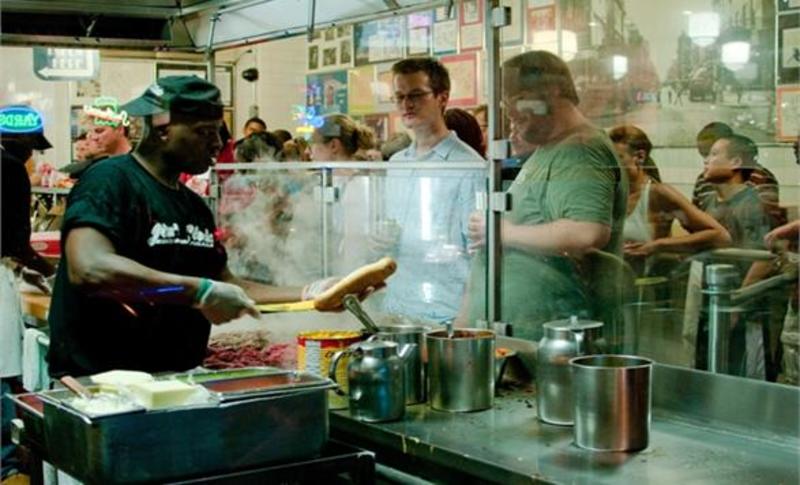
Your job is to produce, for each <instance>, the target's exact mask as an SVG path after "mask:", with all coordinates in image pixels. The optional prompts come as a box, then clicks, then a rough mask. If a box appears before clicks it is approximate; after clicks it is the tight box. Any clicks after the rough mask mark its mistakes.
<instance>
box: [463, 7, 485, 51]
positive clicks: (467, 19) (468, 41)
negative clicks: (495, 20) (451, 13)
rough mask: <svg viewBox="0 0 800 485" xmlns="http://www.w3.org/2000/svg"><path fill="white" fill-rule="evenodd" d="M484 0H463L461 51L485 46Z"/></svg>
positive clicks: (475, 49)
mask: <svg viewBox="0 0 800 485" xmlns="http://www.w3.org/2000/svg"><path fill="white" fill-rule="evenodd" d="M483 8H484V7H483V0H463V1H462V2H461V17H460V22H459V39H460V40H461V52H470V51H477V50H480V49H482V48H483Z"/></svg>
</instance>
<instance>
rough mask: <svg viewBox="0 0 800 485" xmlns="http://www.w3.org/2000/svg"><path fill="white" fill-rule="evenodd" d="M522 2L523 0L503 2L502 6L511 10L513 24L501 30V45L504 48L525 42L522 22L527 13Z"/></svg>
mask: <svg viewBox="0 0 800 485" xmlns="http://www.w3.org/2000/svg"><path fill="white" fill-rule="evenodd" d="M522 2H523V0H502V6H503V7H509V8H510V9H511V24H510V25H507V26H506V27H503V28H501V29H500V43H501V45H503V46H504V47H508V46H516V45H520V44H522V42H523V41H524V40H525V29H524V28H523V25H524V24H523V22H522V16H523V13H524V12H525V11H524V9H523V8H522Z"/></svg>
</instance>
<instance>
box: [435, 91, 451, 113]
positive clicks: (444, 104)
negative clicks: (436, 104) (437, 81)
mask: <svg viewBox="0 0 800 485" xmlns="http://www.w3.org/2000/svg"><path fill="white" fill-rule="evenodd" d="M436 96H437V97H439V99H440V100H441V101H442V111H444V110H445V109H447V103H448V102H449V101H450V91H442V92H441V93H439V94H437V95H436Z"/></svg>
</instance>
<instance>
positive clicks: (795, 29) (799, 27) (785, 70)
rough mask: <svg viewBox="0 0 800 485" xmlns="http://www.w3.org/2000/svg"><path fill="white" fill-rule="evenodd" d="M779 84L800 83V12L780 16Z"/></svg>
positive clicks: (777, 75) (777, 68)
mask: <svg viewBox="0 0 800 485" xmlns="http://www.w3.org/2000/svg"><path fill="white" fill-rule="evenodd" d="M775 70H776V76H775V77H776V78H777V84H798V83H800V12H798V13H789V14H782V15H779V16H778V62H777V65H776V66H775Z"/></svg>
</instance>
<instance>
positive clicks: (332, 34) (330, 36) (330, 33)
mask: <svg viewBox="0 0 800 485" xmlns="http://www.w3.org/2000/svg"><path fill="white" fill-rule="evenodd" d="M332 40H336V28H334V27H331V28H329V29H325V42H328V41H332Z"/></svg>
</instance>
